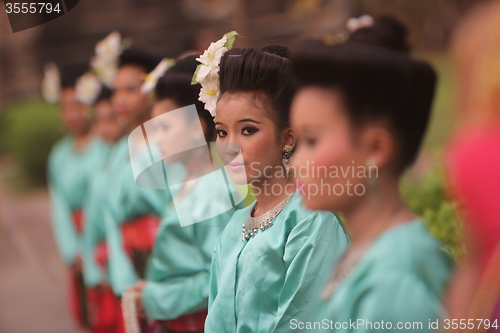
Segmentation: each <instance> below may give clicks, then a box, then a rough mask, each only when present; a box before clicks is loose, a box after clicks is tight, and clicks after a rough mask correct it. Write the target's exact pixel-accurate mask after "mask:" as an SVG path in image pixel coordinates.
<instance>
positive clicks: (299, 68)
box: [293, 41, 436, 171]
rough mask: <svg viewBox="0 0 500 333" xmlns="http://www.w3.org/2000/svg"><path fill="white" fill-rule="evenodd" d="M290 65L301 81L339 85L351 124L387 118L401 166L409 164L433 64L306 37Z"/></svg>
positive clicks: (421, 129) (430, 90)
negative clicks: (315, 40) (308, 39)
mask: <svg viewBox="0 0 500 333" xmlns="http://www.w3.org/2000/svg"><path fill="white" fill-rule="evenodd" d="M293 69H294V71H295V73H296V75H297V77H298V78H299V80H300V81H301V83H302V85H303V86H319V87H325V88H332V89H334V90H337V91H339V92H340V93H341V94H342V97H343V101H344V103H345V106H346V108H345V110H346V112H347V116H348V118H349V120H350V122H351V124H353V125H354V126H359V125H362V124H366V123H370V122H378V121H383V122H385V123H387V124H388V126H389V130H390V131H391V132H392V133H393V135H394V137H395V141H396V142H397V144H398V150H399V154H398V159H399V167H400V171H402V170H404V169H405V168H406V167H408V166H409V165H411V164H412V162H413V161H414V160H415V158H416V156H417V154H418V151H419V147H420V144H421V141H422V138H423V136H424V133H425V130H426V128H427V123H428V121H429V115H430V110H431V104H432V100H433V97H434V88H435V84H436V74H435V72H434V70H433V68H432V67H431V66H429V65H428V64H427V63H425V62H421V61H417V60H413V59H411V58H410V57H409V56H408V55H406V54H403V53H401V52H396V51H393V50H389V49H387V48H383V47H378V46H373V45H368V44H362V43H352V42H347V43H344V44H340V45H335V46H326V45H323V44H322V43H320V42H314V41H307V42H303V43H301V44H299V45H298V46H297V50H296V52H295V53H294V59H293Z"/></svg>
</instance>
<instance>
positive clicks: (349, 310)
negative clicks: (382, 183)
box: [308, 220, 452, 333]
mask: <svg viewBox="0 0 500 333" xmlns="http://www.w3.org/2000/svg"><path fill="white" fill-rule="evenodd" d="M368 251H369V252H368V253H367V254H366V255H365V256H364V257H363V258H362V259H361V260H360V261H359V263H358V264H357V265H356V266H355V267H354V268H353V270H352V271H351V273H350V274H348V276H347V277H346V278H345V280H344V281H343V282H342V283H341V284H340V286H339V287H338V289H337V291H335V293H334V294H333V296H332V297H331V298H330V299H329V300H327V301H325V302H324V303H322V304H321V309H320V311H319V312H318V315H317V316H316V319H315V320H314V322H316V325H317V326H316V328H314V327H312V329H309V330H308V331H311V332H320V331H324V332H331V331H332V329H331V328H332V327H333V328H335V325H337V326H338V327H337V330H335V332H353V333H354V332H356V333H362V332H388V331H402V330H401V329H399V330H398V329H397V325H398V323H403V325H404V324H405V323H408V322H409V323H414V322H416V323H422V327H421V328H420V327H417V326H415V327H412V328H411V329H409V330H407V331H411V332H430V331H431V329H429V320H431V322H432V321H434V320H436V319H437V318H438V317H439V316H440V315H442V314H443V308H442V306H441V297H442V293H443V289H444V287H445V285H446V282H447V280H448V278H449V276H450V270H451V267H452V260H451V258H450V256H449V255H448V254H447V253H446V252H445V251H444V249H443V246H442V245H441V244H440V243H439V242H438V241H437V240H436V239H434V238H433V237H432V236H431V235H430V234H429V232H428V231H427V229H426V228H425V226H424V224H423V222H422V221H420V220H414V221H411V222H407V223H405V224H402V225H399V226H396V227H394V228H392V229H390V230H388V231H386V232H385V233H384V234H383V235H381V236H380V237H379V238H378V239H377V240H376V241H375V243H374V244H372V246H371V248H370V249H369V250H368ZM358 319H360V320H364V321H365V322H371V323H374V324H375V323H381V322H382V320H383V321H384V323H385V325H386V326H385V327H384V329H382V328H379V329H378V330H377V329H374V328H373V327H370V326H368V325H360V326H358V327H353V326H347V324H343V325H344V327H343V328H342V327H340V326H339V325H341V324H342V323H349V322H350V321H351V322H356V320H358ZM330 321H331V322H330ZM320 323H321V324H325V323H326V326H324V327H322V329H318V328H320ZM388 323H390V324H388ZM388 325H392V330H391V327H389V326H388ZM403 327H404V326H403Z"/></svg>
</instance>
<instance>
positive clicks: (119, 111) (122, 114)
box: [116, 109, 128, 116]
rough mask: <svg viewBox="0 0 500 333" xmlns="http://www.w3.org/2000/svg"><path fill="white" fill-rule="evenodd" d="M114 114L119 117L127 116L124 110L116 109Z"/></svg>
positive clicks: (126, 111)
mask: <svg viewBox="0 0 500 333" xmlns="http://www.w3.org/2000/svg"><path fill="white" fill-rule="evenodd" d="M116 113H117V114H119V115H121V116H126V115H127V114H128V110H126V109H117V110H116Z"/></svg>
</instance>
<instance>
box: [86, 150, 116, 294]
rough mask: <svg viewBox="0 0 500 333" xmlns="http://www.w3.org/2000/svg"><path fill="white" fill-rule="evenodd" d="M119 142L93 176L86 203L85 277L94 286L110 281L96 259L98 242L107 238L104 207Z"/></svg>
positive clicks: (89, 285)
mask: <svg viewBox="0 0 500 333" xmlns="http://www.w3.org/2000/svg"><path fill="white" fill-rule="evenodd" d="M118 149H119V145H118V144H113V145H111V146H110V149H109V152H108V154H107V156H106V159H105V161H104V163H103V165H102V167H100V168H99V169H98V170H97V171H96V172H95V173H94V174H93V176H92V178H91V181H90V188H89V191H88V196H87V200H86V201H85V205H84V217H85V223H84V226H85V227H84V231H83V277H84V281H85V284H86V285H87V286H88V287H94V286H96V285H97V284H99V283H101V282H108V277H107V272H105V271H102V270H101V268H100V267H99V266H98V264H97V262H96V261H95V256H94V253H95V248H96V246H97V244H98V243H100V242H101V241H104V240H105V239H106V232H105V225H104V209H105V207H106V204H107V200H108V197H109V196H111V195H112V194H111V193H110V191H109V185H110V180H111V179H112V177H113V167H117V166H114V165H113V164H116V163H113V161H115V160H116V157H115V155H116V153H117V150H118Z"/></svg>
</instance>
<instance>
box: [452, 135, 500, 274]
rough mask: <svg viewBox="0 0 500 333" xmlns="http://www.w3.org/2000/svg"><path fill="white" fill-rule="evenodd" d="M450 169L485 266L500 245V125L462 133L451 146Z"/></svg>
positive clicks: (453, 183) (467, 221) (454, 185)
mask: <svg viewBox="0 0 500 333" xmlns="http://www.w3.org/2000/svg"><path fill="white" fill-rule="evenodd" d="M448 166H449V174H450V178H451V182H452V186H453V188H454V190H455V193H456V195H457V197H458V198H459V201H460V202H461V204H462V205H463V208H464V212H465V214H466V223H467V224H468V227H469V230H470V231H471V236H472V239H473V240H474V243H475V245H476V246H477V247H478V248H477V250H478V251H479V252H480V253H481V254H482V258H481V261H482V265H483V267H485V266H486V265H487V262H488V261H489V259H490V257H491V255H492V254H493V252H494V251H495V249H496V247H497V246H499V244H500V126H496V127H484V128H478V129H474V130H470V131H468V132H462V133H460V135H458V136H457V137H456V138H455V140H454V141H453V143H452V144H451V146H450V149H449V153H448Z"/></svg>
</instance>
